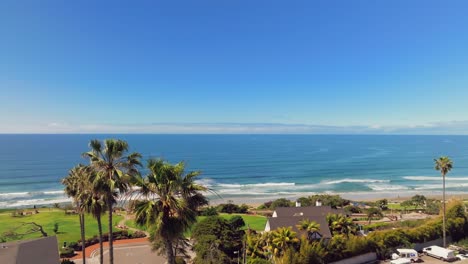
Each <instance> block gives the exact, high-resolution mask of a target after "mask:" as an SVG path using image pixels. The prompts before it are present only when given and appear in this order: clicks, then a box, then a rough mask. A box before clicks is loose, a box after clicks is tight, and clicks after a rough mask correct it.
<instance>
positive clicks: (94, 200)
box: [86, 172, 117, 264]
mask: <svg viewBox="0 0 468 264" xmlns="http://www.w3.org/2000/svg"><path fill="white" fill-rule="evenodd" d="M95 177H96V173H94V172H93V173H92V174H91V180H90V182H91V185H90V188H89V191H90V195H89V199H88V200H87V205H86V209H87V211H88V213H91V214H92V215H93V217H94V218H95V219H96V221H97V224H98V233H99V249H100V255H99V263H100V264H103V263H104V246H103V239H102V222H101V217H102V215H103V214H104V213H105V211H106V207H107V204H106V198H107V195H106V194H107V189H106V185H105V184H104V183H103V182H102V181H99V180H96V179H95ZM116 197H117V192H114V193H113V198H114V199H113V200H112V203H115V202H116V199H115V198H116Z"/></svg>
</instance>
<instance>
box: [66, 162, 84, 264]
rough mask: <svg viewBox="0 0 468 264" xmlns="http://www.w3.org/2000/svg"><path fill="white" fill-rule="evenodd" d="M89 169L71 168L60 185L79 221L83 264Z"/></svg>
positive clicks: (81, 166)
mask: <svg viewBox="0 0 468 264" xmlns="http://www.w3.org/2000/svg"><path fill="white" fill-rule="evenodd" d="M90 173H91V171H90V168H89V167H88V166H84V165H82V164H80V165H78V166H75V167H74V168H72V169H71V170H70V171H69V173H68V176H67V177H65V178H64V179H63V180H62V184H63V185H65V193H66V194H67V195H68V197H72V198H73V202H74V204H75V206H76V210H77V211H78V217H79V219H80V231H81V250H82V252H83V264H86V258H85V257H84V256H85V255H86V247H85V245H86V243H85V242H86V238H85V214H84V213H85V211H86V206H87V201H88V200H89V194H90V192H89V186H90Z"/></svg>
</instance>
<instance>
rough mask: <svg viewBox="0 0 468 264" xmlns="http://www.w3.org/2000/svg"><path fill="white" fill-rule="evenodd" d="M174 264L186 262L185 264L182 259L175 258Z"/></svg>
mask: <svg viewBox="0 0 468 264" xmlns="http://www.w3.org/2000/svg"><path fill="white" fill-rule="evenodd" d="M175 263H176V264H186V263H187V262H185V260H184V258H182V257H175Z"/></svg>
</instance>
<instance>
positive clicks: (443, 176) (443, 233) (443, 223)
mask: <svg viewBox="0 0 468 264" xmlns="http://www.w3.org/2000/svg"><path fill="white" fill-rule="evenodd" d="M442 182H443V183H442V186H443V187H442V188H443V191H442V193H443V195H442V202H443V211H444V213H443V220H442V237H443V241H444V247H446V246H447V244H446V241H445V174H443V175H442Z"/></svg>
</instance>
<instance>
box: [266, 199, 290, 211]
mask: <svg viewBox="0 0 468 264" xmlns="http://www.w3.org/2000/svg"><path fill="white" fill-rule="evenodd" d="M292 205H293V202H291V201H290V200H288V199H286V198H280V199H277V200H274V201H273V203H271V205H270V209H273V210H274V209H276V208H277V207H291V206H292Z"/></svg>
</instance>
